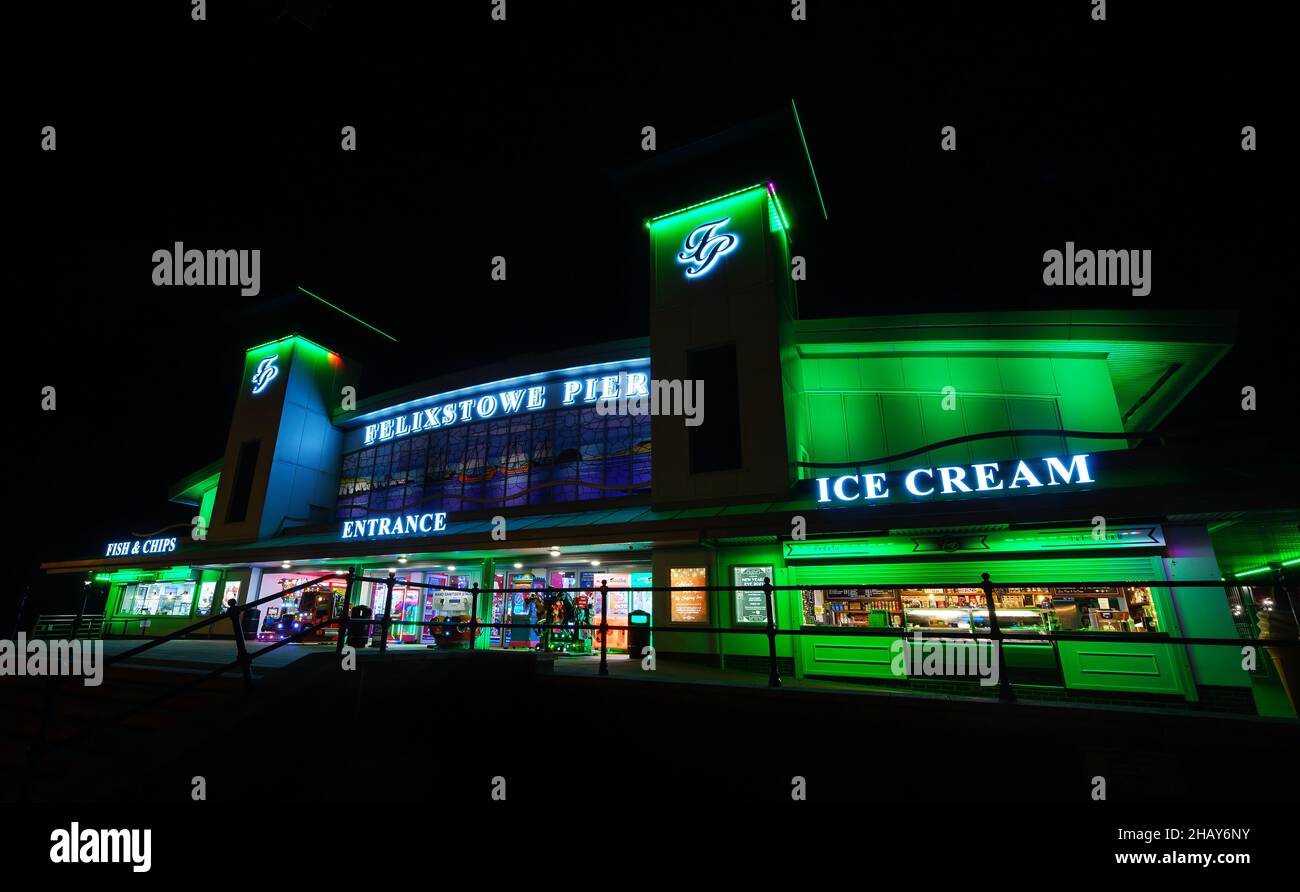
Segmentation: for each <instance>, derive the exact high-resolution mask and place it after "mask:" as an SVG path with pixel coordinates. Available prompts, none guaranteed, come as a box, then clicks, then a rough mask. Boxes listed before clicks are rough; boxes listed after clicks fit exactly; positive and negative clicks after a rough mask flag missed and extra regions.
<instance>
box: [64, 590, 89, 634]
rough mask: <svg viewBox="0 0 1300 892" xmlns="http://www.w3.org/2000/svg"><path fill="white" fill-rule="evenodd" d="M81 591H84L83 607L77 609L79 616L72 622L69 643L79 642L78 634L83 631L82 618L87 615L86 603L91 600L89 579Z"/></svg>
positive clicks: (82, 596)
mask: <svg viewBox="0 0 1300 892" xmlns="http://www.w3.org/2000/svg"><path fill="white" fill-rule="evenodd" d="M92 578H93V577H92ZM81 589H82V595H81V606H80V607H78V608H77V615H76V617H75V618H74V619H73V620H72V631H71V632H69V633H68V640H69V641H76V640H77V633H78V632H79V631H81V618H82V617H83V616H84V615H85V614H86V602H87V601H89V600H90V580H89V579H87V580H86V584H85V585H83V586H82V587H81Z"/></svg>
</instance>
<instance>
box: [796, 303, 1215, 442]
mask: <svg viewBox="0 0 1300 892" xmlns="http://www.w3.org/2000/svg"><path fill="white" fill-rule="evenodd" d="M1235 330H1236V314H1234V313H1221V312H1219V313H1211V312H1204V311H1159V310H1023V311H1008V312H1000V311H999V312H994V311H990V312H977V313H924V314H913V315H899V316H865V317H856V318H849V319H801V320H797V321H796V322H795V323H794V339H795V343H796V346H797V350H798V353H799V356H800V357H802V358H808V359H816V358H831V357H841V358H847V357H880V356H896V357H901V356H969V357H975V356H999V357H1046V358H1051V357H1057V358H1070V359H1090V358H1091V359H1098V360H1102V361H1104V362H1105V363H1106V365H1107V368H1108V370H1109V372H1110V377H1111V382H1112V384H1113V385H1114V388H1115V398H1116V402H1117V403H1118V405H1119V410H1120V415H1121V417H1122V418H1123V422H1124V430H1126V431H1149V430H1152V429H1154V428H1155V426H1156V425H1157V424H1159V423H1160V421H1161V420H1162V419H1163V418H1164V417H1165V416H1166V415H1168V414H1169V412H1171V411H1172V410H1173V408H1174V407H1175V406H1177V405H1178V403H1179V402H1180V401H1182V399H1183V398H1184V397H1186V396H1187V394H1188V393H1189V392H1190V391H1191V390H1192V388H1194V387H1195V386H1196V384H1197V383H1198V382H1199V381H1200V380H1201V379H1202V378H1203V377H1204V376H1205V375H1206V374H1207V373H1208V372H1209V371H1210V369H1212V368H1213V367H1214V365H1215V364H1216V363H1217V362H1218V361H1219V360H1220V359H1221V358H1222V357H1223V356H1224V354H1226V353H1227V352H1228V350H1229V349H1230V348H1231V347H1232V344H1233V342H1234V340H1235Z"/></svg>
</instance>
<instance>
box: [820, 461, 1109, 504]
mask: <svg viewBox="0 0 1300 892" xmlns="http://www.w3.org/2000/svg"><path fill="white" fill-rule="evenodd" d="M814 482H815V484H816V492H817V502H818V503H819V504H822V505H826V504H832V503H836V502H840V503H846V502H857V501H863V502H871V501H885V500H888V499H891V497H902V498H906V497H909V496H910V497H911V498H912V499H927V498H932V497H940V498H942V497H944V496H954V495H961V494H964V493H975V492H983V493H989V492H996V491H999V490H1002V491H1008V490H1030V489H1039V488H1042V487H1051V486H1070V487H1077V486H1080V485H1082V484H1087V483H1095V482H1096V481H1095V480H1093V478H1092V473H1091V471H1090V470H1089V468H1088V455H1087V454H1080V455H1072V456H1069V457H1068V458H1067V459H1066V460H1065V461H1062V460H1061V459H1059V458H1056V457H1051V458H1042V459H1034V460H1033V461H1032V463H1031V462H1029V461H1025V460H1023V459H1022V460H1016V461H1009V462H979V463H976V464H973V465H949V466H946V467H939V468H913V469H911V470H909V471H877V472H874V473H869V474H848V475H845V476H843V477H818V478H816V479H815V481H814Z"/></svg>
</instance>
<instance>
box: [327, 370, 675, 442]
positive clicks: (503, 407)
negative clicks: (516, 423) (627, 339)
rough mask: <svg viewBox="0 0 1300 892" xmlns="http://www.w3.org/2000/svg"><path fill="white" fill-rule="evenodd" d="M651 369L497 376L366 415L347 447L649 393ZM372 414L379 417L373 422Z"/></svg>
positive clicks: (567, 371)
mask: <svg viewBox="0 0 1300 892" xmlns="http://www.w3.org/2000/svg"><path fill="white" fill-rule="evenodd" d="M649 371H650V360H648V359H637V360H628V361H626V362H620V363H601V364H598V365H592V366H585V367H583V368H581V369H570V370H563V371H558V372H550V373H547V374H542V375H532V376H528V377H526V378H514V379H510V380H506V381H497V382H494V383H491V384H482V385H478V386H475V387H471V388H467V389H465V390H461V391H455V392H453V393H448V394H442V395H440V396H432V397H425V398H422V399H418V400H413V401H411V402H410V403H406V404H403V405H402V406H395V407H393V409H392V410H388V411H386V412H384V413H383V414H384V415H386V416H387V417H379V418H375V417H374V416H375V415H376V414H378V413H371V414H370V415H367V416H366V418H365V420H366V421H369V422H370V423H368V424H365V425H364V427H362V428H361V429H360V430H361V438H360V442H357V443H355V444H349V445H348V447H346V448H360V447H363V446H370V445H372V444H375V443H384V442H386V441H388V440H395V439H399V438H401V437H407V436H410V435H411V434H418V433H421V432H422V431H432V430H438V429H439V428H444V427H451V426H452V425H456V424H466V423H468V422H474V421H486V420H487V419H490V418H501V417H504V416H507V415H520V414H524V413H528V412H542V411H545V410H547V409H564V408H573V407H577V406H590V405H594V404H597V403H601V402H604V401H608V400H619V399H627V398H630V397H636V396H648V395H649V392H650V387H649V383H650V374H649ZM388 412H392V413H393V414H388ZM371 418H374V420H373V421H371ZM359 420H360V419H359Z"/></svg>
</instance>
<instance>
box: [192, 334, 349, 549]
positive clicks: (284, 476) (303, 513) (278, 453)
mask: <svg viewBox="0 0 1300 892" xmlns="http://www.w3.org/2000/svg"><path fill="white" fill-rule="evenodd" d="M344 383H345V375H344V363H343V359H342V357H340V356H339V355H338V354H337V353H335V352H333V351H331V350H326V349H325V348H324V347H321V346H320V345H318V344H314V343H312V342H311V341H309V340H307V339H306V338H303V337H300V336H298V335H290V336H289V337H286V338H281V339H280V340H278V341H272V342H271V343H268V344H262V345H261V346H258V347H254V348H252V349H251V350H249V351H248V352H247V353H246V354H245V355H244V373H243V375H242V376H241V377H240V384H239V397H238V399H237V400H236V402H235V414H234V418H233V420H232V421H231V424H230V434H229V436H228V437H227V439H226V454H225V459H224V460H223V462H222V465H221V482H220V483H219V484H218V488H217V499H216V503H215V505H214V507H213V511H212V526H211V529H210V530H209V532H208V540H209V541H212V542H244V541H252V540H255V539H265V538H269V537H271V536H274V535H276V534H277V533H279V532H281V531H282V530H283V529H284V528H286V527H292V526H302V525H305V524H317V523H328V522H329V521H331V520H333V511H334V505H335V503H336V501H337V498H338V471H339V459H340V449H341V447H342V443H343V435H342V433H341V432H340V431H339V430H338V429H337V428H335V427H334V425H333V424H332V423H331V422H330V410H331V409H332V408H333V407H335V406H337V405H338V404H339V400H340V395H341V388H342V386H343V385H344Z"/></svg>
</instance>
